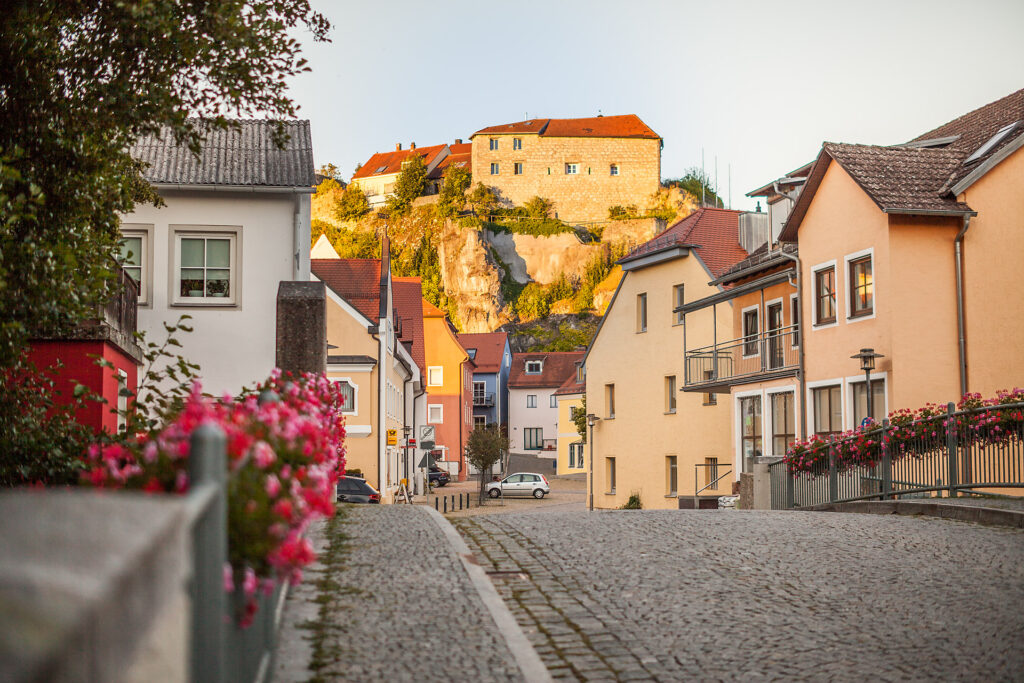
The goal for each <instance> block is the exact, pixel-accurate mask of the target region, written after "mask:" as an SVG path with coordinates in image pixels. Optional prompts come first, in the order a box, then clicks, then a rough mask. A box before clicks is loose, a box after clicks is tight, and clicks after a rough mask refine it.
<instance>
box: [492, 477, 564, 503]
mask: <svg viewBox="0 0 1024 683" xmlns="http://www.w3.org/2000/svg"><path fill="white" fill-rule="evenodd" d="M486 490H487V495H488V496H490V497H491V498H499V497H500V496H502V495H506V496H533V497H534V498H538V499H539V498H543V497H544V496H546V495H548V494H549V493H551V487H550V486H548V479H547V477H545V476H544V475H543V474H537V473H535V472H519V473H518V474H510V475H509V476H507V477H505V478H504V479H502V480H501V481H492V482H491V483H490V484H488V485H487V487H486Z"/></svg>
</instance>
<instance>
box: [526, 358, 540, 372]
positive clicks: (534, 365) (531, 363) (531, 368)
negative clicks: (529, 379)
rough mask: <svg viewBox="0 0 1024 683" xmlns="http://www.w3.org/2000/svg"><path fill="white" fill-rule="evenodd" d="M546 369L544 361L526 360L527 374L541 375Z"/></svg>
mask: <svg viewBox="0 0 1024 683" xmlns="http://www.w3.org/2000/svg"><path fill="white" fill-rule="evenodd" d="M543 370H544V361H541V360H528V361H526V374H527V375H539V374H540V373H541V372H543Z"/></svg>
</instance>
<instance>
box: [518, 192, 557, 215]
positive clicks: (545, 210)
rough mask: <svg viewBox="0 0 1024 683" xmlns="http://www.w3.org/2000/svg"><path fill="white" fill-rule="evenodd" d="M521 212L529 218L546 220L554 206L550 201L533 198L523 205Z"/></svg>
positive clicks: (542, 198)
mask: <svg viewBox="0 0 1024 683" xmlns="http://www.w3.org/2000/svg"><path fill="white" fill-rule="evenodd" d="M523 210H524V211H525V212H526V215H527V216H529V217H530V218H548V217H550V216H551V214H552V212H553V211H554V210H555V204H554V202H552V201H551V200H550V199H545V198H544V197H538V196H534V197H533V199H531V200H530V201H528V202H526V203H525V204H523Z"/></svg>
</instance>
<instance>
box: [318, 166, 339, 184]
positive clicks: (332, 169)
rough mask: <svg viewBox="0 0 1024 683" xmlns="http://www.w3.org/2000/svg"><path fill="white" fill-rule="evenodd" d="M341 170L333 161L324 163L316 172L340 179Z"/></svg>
mask: <svg viewBox="0 0 1024 683" xmlns="http://www.w3.org/2000/svg"><path fill="white" fill-rule="evenodd" d="M339 170H341V169H339V168H338V167H337V166H335V165H334V164H331V163H327V164H323V165H322V166H320V168H318V169H317V170H316V172H317V173H318V174H320V175H322V176H323V177H324V178H330V179H331V180H339V178H338V171H339Z"/></svg>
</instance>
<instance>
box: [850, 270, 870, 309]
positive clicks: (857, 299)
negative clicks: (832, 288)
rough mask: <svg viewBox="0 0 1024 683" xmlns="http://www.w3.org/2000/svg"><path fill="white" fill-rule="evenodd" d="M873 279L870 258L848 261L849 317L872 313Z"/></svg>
mask: <svg viewBox="0 0 1024 683" xmlns="http://www.w3.org/2000/svg"><path fill="white" fill-rule="evenodd" d="M874 305H875V297H874V279H873V278H872V275H871V257H870V256H864V257H862V258H858V259H853V260H852V261H850V317H851V318H858V317H860V316H862V315H871V313H873V312H874Z"/></svg>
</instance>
